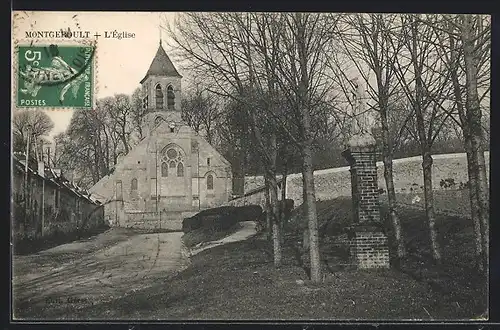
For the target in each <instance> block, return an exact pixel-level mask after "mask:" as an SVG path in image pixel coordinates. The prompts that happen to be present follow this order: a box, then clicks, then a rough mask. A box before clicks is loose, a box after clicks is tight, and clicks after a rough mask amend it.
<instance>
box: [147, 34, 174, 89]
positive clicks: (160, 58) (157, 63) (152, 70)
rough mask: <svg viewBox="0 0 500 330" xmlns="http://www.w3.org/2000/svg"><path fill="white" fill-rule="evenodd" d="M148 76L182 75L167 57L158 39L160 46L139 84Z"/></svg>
mask: <svg viewBox="0 0 500 330" xmlns="http://www.w3.org/2000/svg"><path fill="white" fill-rule="evenodd" d="M149 76H165V77H179V78H182V76H181V75H180V74H179V72H178V71H177V69H176V68H175V66H174V64H173V63H172V61H171V60H170V58H169V57H168V55H167V53H166V52H165V50H164V49H163V46H162V45H161V40H160V46H159V47H158V50H157V51H156V55H155V57H154V58H153V62H151V65H150V66H149V70H148V71H147V72H146V75H145V76H144V78H142V80H141V84H142V83H143V82H144V81H146V79H147V78H148V77H149Z"/></svg>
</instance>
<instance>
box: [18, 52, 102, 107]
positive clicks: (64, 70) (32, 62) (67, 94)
mask: <svg viewBox="0 0 500 330" xmlns="http://www.w3.org/2000/svg"><path fill="white" fill-rule="evenodd" d="M95 54H96V52H95V44H91V43H88V44H83V43H82V44H64V43H62V44H58V43H57V42H54V43H44V44H36V45H35V44H33V43H26V44H18V45H17V47H16V52H15V57H16V58H15V60H16V62H17V63H16V65H15V66H14V68H15V70H16V72H15V74H14V75H15V77H14V79H15V80H16V82H17V84H16V88H15V93H16V96H15V97H16V105H17V107H18V108H54V109H57V108H70V109H91V108H92V107H93V106H94V96H95V89H94V87H95V79H94V77H95V63H96V60H95Z"/></svg>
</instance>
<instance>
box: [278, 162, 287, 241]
mask: <svg viewBox="0 0 500 330" xmlns="http://www.w3.org/2000/svg"><path fill="white" fill-rule="evenodd" d="M286 177H287V169H286V167H285V169H284V170H283V173H282V177H281V210H280V212H281V216H280V224H281V245H283V244H285V224H286V221H287V219H286V215H287V214H286Z"/></svg>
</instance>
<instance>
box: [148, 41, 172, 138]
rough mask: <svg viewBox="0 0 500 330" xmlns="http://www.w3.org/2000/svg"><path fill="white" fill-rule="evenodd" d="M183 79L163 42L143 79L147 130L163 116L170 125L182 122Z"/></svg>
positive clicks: (154, 125) (153, 126)
mask: <svg viewBox="0 0 500 330" xmlns="http://www.w3.org/2000/svg"><path fill="white" fill-rule="evenodd" d="M181 79H182V76H181V75H180V74H179V72H178V71H177V69H176V68H175V66H174V64H173V63H172V61H171V60H170V58H169V57H168V55H167V53H166V52H165V50H164V49H163V46H162V44H161V38H160V43H159V47H158V50H157V51H156V55H155V57H154V58H153V61H152V62H151V65H150V66H149V69H148V71H147V72H146V75H145V76H144V78H143V79H142V80H141V85H142V90H143V95H144V99H143V106H144V108H145V109H147V115H146V116H147V120H146V121H145V125H147V126H148V127H147V128H146V131H148V132H151V130H152V129H154V128H155V127H156V126H157V125H158V123H159V122H160V121H161V120H160V119H159V117H161V118H162V119H163V120H164V121H166V122H168V123H169V125H178V124H180V123H181V121H182V120H181Z"/></svg>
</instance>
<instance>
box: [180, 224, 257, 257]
mask: <svg viewBox="0 0 500 330" xmlns="http://www.w3.org/2000/svg"><path fill="white" fill-rule="evenodd" d="M240 224H241V228H240V229H239V230H238V231H236V232H234V233H232V234H231V235H229V236H226V237H224V238H223V239H220V240H217V241H211V242H206V243H203V244H202V245H201V246H200V244H198V245H197V246H195V247H194V248H193V249H191V250H190V252H189V255H190V256H194V255H195V254H198V253H200V252H201V251H204V250H206V249H210V248H213V247H215V246H219V245H223V244H228V243H233V242H238V241H243V240H246V239H248V238H250V237H251V236H253V235H255V234H256V233H257V230H256V227H257V224H256V223H255V222H254V221H242V222H240Z"/></svg>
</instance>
